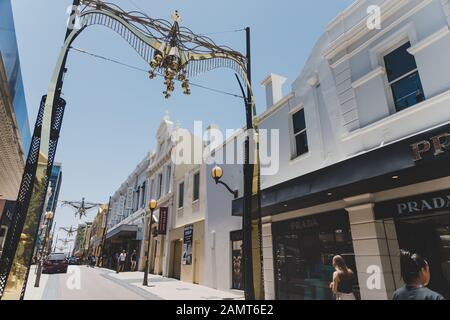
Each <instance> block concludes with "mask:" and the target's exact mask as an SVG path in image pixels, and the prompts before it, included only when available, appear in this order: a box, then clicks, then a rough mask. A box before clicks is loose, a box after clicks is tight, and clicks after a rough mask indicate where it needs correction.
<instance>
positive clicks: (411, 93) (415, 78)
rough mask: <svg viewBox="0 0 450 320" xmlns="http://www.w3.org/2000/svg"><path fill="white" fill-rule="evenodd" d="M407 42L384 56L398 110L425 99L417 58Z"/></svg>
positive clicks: (389, 83)
mask: <svg viewBox="0 0 450 320" xmlns="http://www.w3.org/2000/svg"><path fill="white" fill-rule="evenodd" d="M410 47H411V43H410V42H407V43H405V44H404V45H402V46H400V47H399V48H397V49H395V50H394V51H392V52H391V53H389V54H387V55H386V56H384V64H385V67H386V73H387V78H388V85H389V88H390V91H391V93H392V99H393V102H394V106H395V109H396V111H397V112H398V111H402V110H404V109H407V108H409V107H411V106H414V105H415V104H417V103H419V102H422V101H424V100H425V94H424V92H423V88H422V82H421V81H420V76H419V71H418V69H417V64H416V59H415V58H414V56H413V55H412V54H410V53H409V52H408V48H410Z"/></svg>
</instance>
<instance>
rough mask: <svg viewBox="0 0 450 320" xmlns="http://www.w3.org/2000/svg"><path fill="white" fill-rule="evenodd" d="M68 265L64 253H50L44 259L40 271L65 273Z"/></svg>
mask: <svg viewBox="0 0 450 320" xmlns="http://www.w3.org/2000/svg"><path fill="white" fill-rule="evenodd" d="M68 266H69V262H68V261H67V258H66V255H65V254H64V253H52V254H50V255H49V256H48V257H47V259H45V261H44V264H43V268H42V273H67V268H68Z"/></svg>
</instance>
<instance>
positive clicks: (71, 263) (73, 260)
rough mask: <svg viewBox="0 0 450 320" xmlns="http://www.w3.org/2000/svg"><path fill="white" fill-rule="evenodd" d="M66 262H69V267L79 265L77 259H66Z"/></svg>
mask: <svg viewBox="0 0 450 320" xmlns="http://www.w3.org/2000/svg"><path fill="white" fill-rule="evenodd" d="M68 262H69V266H73V265H79V264H80V262H79V261H78V258H77V257H70V258H69V259H68Z"/></svg>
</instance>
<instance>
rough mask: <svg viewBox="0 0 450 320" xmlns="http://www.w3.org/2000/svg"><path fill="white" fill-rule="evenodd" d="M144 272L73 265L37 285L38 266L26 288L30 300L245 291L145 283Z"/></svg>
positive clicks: (218, 296)
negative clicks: (120, 271) (144, 284)
mask: <svg viewBox="0 0 450 320" xmlns="http://www.w3.org/2000/svg"><path fill="white" fill-rule="evenodd" d="M143 277H144V273H143V272H123V273H119V274H116V273H115V272H114V271H111V270H109V269H101V268H90V267H87V266H69V270H68V272H67V273H66V274H52V275H47V274H43V275H42V278H41V283H40V286H39V288H35V287H34V282H35V279H36V275H35V267H34V266H33V267H32V268H31V270H30V276H29V280H28V283H27V290H26V292H25V299H26V300H241V299H243V296H242V294H241V293H239V292H237V293H234V292H233V293H230V292H223V291H219V290H214V289H211V288H208V287H204V286H199V285H195V284H191V283H185V282H182V281H178V280H174V279H168V278H164V277H160V276H155V275H149V278H148V282H149V286H148V287H144V286H142V279H143Z"/></svg>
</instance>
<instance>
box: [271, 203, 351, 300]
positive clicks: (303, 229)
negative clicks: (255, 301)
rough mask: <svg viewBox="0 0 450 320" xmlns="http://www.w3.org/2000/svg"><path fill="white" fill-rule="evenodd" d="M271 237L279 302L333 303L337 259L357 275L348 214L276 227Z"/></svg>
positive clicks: (317, 216) (319, 215)
mask: <svg viewBox="0 0 450 320" xmlns="http://www.w3.org/2000/svg"><path fill="white" fill-rule="evenodd" d="M272 236H273V241H274V246H273V250H274V253H273V254H274V268H275V293H276V298H277V299H282V300H331V299H332V298H333V297H332V293H331V290H330V283H331V282H332V279H333V272H334V271H335V270H334V268H333V266H332V259H333V257H334V256H335V255H341V256H342V257H344V259H345V261H346V263H347V264H348V266H349V268H351V269H352V270H353V271H354V272H356V265H355V257H354V252H353V244H352V237H351V232H350V223H349V219H348V214H347V212H346V211H345V210H340V211H335V212H329V213H323V214H318V215H312V216H307V217H303V218H297V219H291V220H286V221H281V222H277V223H274V224H272ZM357 289H358V286H357V283H355V291H356V292H357Z"/></svg>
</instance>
